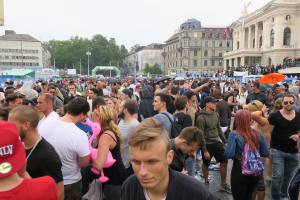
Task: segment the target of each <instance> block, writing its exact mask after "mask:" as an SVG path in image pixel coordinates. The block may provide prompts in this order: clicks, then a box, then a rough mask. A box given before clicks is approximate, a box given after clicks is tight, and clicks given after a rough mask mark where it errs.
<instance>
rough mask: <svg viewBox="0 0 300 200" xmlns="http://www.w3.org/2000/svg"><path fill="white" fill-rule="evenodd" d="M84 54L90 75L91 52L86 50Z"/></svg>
mask: <svg viewBox="0 0 300 200" xmlns="http://www.w3.org/2000/svg"><path fill="white" fill-rule="evenodd" d="M86 55H87V56H88V76H90V55H92V53H91V52H90V51H87V52H86Z"/></svg>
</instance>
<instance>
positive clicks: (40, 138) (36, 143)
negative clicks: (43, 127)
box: [26, 137, 42, 160]
mask: <svg viewBox="0 0 300 200" xmlns="http://www.w3.org/2000/svg"><path fill="white" fill-rule="evenodd" d="M41 140H42V137H39V139H38V140H37V141H36V142H35V144H34V145H33V147H32V149H31V150H30V152H29V154H28V156H27V157H26V160H28V158H29V157H30V156H31V154H32V152H33V151H34V149H35V147H36V146H37V145H38V143H39V142H40V141H41Z"/></svg>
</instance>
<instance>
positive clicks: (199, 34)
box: [182, 32, 227, 39]
mask: <svg viewBox="0 0 300 200" xmlns="http://www.w3.org/2000/svg"><path fill="white" fill-rule="evenodd" d="M226 36H227V34H224V33H212V32H189V33H188V32H185V33H183V34H182V37H194V38H197V37H201V38H212V39H222V38H226Z"/></svg>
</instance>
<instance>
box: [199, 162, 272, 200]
mask: <svg viewBox="0 0 300 200" xmlns="http://www.w3.org/2000/svg"><path fill="white" fill-rule="evenodd" d="M199 164H200V166H201V161H200V162H199ZM231 167H232V161H231V160H230V161H229V162H228V176H227V180H228V181H227V182H228V183H229V184H230V172H231ZM209 174H210V175H211V181H210V184H209V185H208V186H207V187H208V188H209V190H210V191H211V192H212V193H213V194H215V195H216V196H217V197H218V198H219V199H221V200H233V197H232V195H231V194H228V193H225V192H222V191H220V182H221V181H220V172H219V171H209ZM200 181H202V182H204V181H203V180H202V179H200ZM245 187H246V186H245ZM265 200H271V197H270V186H269V185H266V197H265Z"/></svg>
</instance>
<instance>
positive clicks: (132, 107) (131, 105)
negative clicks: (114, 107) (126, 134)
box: [124, 99, 137, 115]
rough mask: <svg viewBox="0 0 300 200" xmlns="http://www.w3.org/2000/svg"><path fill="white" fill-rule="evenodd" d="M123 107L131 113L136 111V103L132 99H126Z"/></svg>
mask: <svg viewBox="0 0 300 200" xmlns="http://www.w3.org/2000/svg"><path fill="white" fill-rule="evenodd" d="M124 109H127V111H128V112H129V114H131V115H134V114H135V113H137V105H136V103H135V101H134V100H130V99H127V100H126V101H125V103H124Z"/></svg>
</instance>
